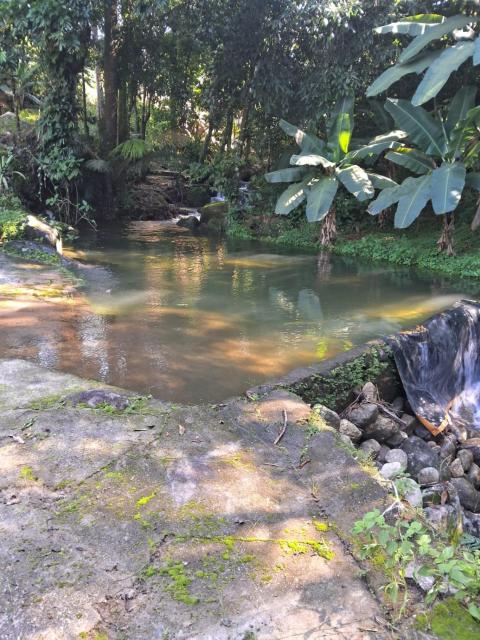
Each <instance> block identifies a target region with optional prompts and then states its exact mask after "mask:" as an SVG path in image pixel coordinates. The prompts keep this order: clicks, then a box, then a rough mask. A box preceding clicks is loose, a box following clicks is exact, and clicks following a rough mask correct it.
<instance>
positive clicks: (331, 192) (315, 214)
mask: <svg viewBox="0 0 480 640" xmlns="http://www.w3.org/2000/svg"><path fill="white" fill-rule="evenodd" d="M337 189H338V180H337V179H336V178H334V177H333V176H326V177H324V178H321V179H320V180H319V181H318V182H316V183H315V184H314V185H313V187H311V189H310V190H309V192H308V197H307V219H308V221H309V222H319V221H320V220H322V219H323V218H324V217H325V216H326V215H327V213H328V212H329V211H330V207H331V206H332V202H333V199H334V198H335V194H336V193H337Z"/></svg>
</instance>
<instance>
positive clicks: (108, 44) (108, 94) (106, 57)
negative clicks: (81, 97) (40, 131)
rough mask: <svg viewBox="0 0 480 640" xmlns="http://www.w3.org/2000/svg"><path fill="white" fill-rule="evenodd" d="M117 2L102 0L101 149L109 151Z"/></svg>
mask: <svg viewBox="0 0 480 640" xmlns="http://www.w3.org/2000/svg"><path fill="white" fill-rule="evenodd" d="M116 26H117V0H104V39H103V79H104V87H105V111H104V118H103V148H104V151H105V152H107V153H108V152H109V151H111V150H112V149H113V148H114V147H115V144H116V141H117V89H118V87H117V60H116V53H115V30H116Z"/></svg>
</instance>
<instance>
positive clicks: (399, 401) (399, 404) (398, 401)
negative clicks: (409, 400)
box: [392, 396, 404, 415]
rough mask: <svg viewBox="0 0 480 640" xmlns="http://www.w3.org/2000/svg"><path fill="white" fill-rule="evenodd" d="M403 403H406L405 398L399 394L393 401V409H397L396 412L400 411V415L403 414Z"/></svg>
mask: <svg viewBox="0 0 480 640" xmlns="http://www.w3.org/2000/svg"><path fill="white" fill-rule="evenodd" d="M403 405H404V400H403V398H402V396H397V397H396V398H395V399H394V400H393V402H392V409H393V410H394V411H395V413H398V415H401V413H402V411H403Z"/></svg>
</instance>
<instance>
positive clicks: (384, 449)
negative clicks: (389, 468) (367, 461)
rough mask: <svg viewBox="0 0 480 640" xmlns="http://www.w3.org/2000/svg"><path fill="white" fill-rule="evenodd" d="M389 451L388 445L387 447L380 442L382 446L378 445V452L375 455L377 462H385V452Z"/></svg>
mask: <svg viewBox="0 0 480 640" xmlns="http://www.w3.org/2000/svg"><path fill="white" fill-rule="evenodd" d="M389 451H390V447H387V446H386V445H385V444H382V446H381V447H380V450H379V452H378V455H377V460H378V461H379V462H386V461H387V454H388V452H389Z"/></svg>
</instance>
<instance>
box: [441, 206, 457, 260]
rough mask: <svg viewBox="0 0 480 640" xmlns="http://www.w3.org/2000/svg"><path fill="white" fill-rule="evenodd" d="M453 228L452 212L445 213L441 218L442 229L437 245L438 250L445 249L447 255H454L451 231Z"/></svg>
mask: <svg viewBox="0 0 480 640" xmlns="http://www.w3.org/2000/svg"><path fill="white" fill-rule="evenodd" d="M454 229H455V221H454V218H453V213H446V214H445V216H444V218H443V231H442V235H441V236H440V238H439V240H438V242H437V247H438V250H439V251H446V252H447V256H454V255H455V251H454V249H453V231H454Z"/></svg>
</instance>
